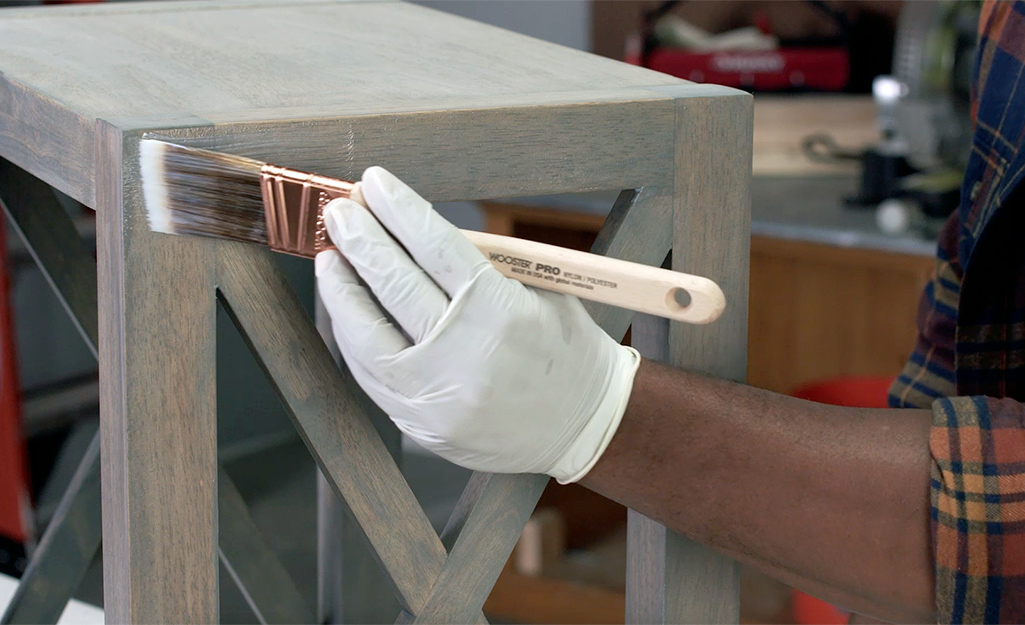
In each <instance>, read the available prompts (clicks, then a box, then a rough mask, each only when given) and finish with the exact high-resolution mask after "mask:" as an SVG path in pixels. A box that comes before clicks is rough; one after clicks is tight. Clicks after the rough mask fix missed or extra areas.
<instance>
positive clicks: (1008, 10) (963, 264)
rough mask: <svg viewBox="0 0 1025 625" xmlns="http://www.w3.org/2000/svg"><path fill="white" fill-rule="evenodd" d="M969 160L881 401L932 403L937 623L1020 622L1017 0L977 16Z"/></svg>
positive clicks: (1024, 239) (1024, 430) (1023, 249)
mask: <svg viewBox="0 0 1025 625" xmlns="http://www.w3.org/2000/svg"><path fill="white" fill-rule="evenodd" d="M979 36H980V39H979V52H978V56H977V58H976V62H975V75H974V80H973V85H972V114H973V121H974V131H973V139H972V151H971V156H970V158H969V162H968V166H967V168H966V171H965V178H964V182H963V185H962V188H961V205H960V207H959V208H958V210H957V211H956V212H955V214H954V215H952V216H951V219H950V220H949V221H948V222H947V224H946V227H945V228H944V229H943V232H942V233H941V235H940V240H939V246H938V248H939V250H938V254H937V263H936V274H935V277H934V278H933V280H932V282H931V283H930V284H929V285H928V286H927V287H926V289H925V292H924V294H923V296H922V300H921V304H920V307H919V319H918V322H919V329H920V333H919V337H918V341H917V344H916V346H915V351H914V353H913V354H912V356H911V358H910V360H909V362H908V364H907V366H906V367H905V369H904V371H903V373H902V374H901V375H900V377H899V378H898V379H897V381H896V383H895V384H894V386H893V388H892V389H891V390H890V403H891V405H892V406H895V407H923V408H928V407H930V406H931V408H932V411H933V428H932V432H931V435H930V440H929V447H930V451H931V455H932V458H933V467H932V480H931V484H932V488H931V491H932V493H931V496H932V534H933V536H932V540H933V549H934V557H935V562H936V601H937V614H938V618H939V620H940V621H941V622H948V623H983V622H985V623H996V622H1005V623H1025V403H1023V402H1025V185H1022V184H1020V183H1021V181H1022V178H1023V174H1025V150H1023V149H1022V146H1023V143H1025V80H1023V77H1022V73H1023V69H1025V2H994V1H992V0H987V2H986V3H985V4H984V5H983V10H982V16H981V19H980V22H979Z"/></svg>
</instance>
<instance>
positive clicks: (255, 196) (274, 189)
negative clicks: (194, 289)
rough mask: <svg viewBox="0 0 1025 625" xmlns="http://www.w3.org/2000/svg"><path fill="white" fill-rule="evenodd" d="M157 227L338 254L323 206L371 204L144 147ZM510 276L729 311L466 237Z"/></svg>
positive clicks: (557, 257)
mask: <svg viewBox="0 0 1025 625" xmlns="http://www.w3.org/2000/svg"><path fill="white" fill-rule="evenodd" d="M139 152H140V156H139V158H140V166H141V171H142V182H143V194H144V197H145V201H146V211H147V214H148V217H149V224H150V228H151V229H152V230H154V231H157V232H165V233H168V234H179V235H201V236H211V237H219V238H226V239H234V240H238V241H248V242H252V243H259V244H263V245H268V246H270V248H271V249H272V250H274V251H276V252H284V253H286V254H294V255H298V256H304V257H308V258H312V257H314V256H316V254H317V252H320V251H321V250H324V249H327V248H330V247H332V244H331V241H330V239H329V237H328V234H327V229H326V228H325V226H324V220H323V210H324V207H325V206H326V205H327V204H328V203H329V202H330V201H331V200H333V199H336V198H350V199H352V200H354V201H356V202H358V203H360V204H361V205H363V206H366V202H365V201H364V199H363V195H362V193H361V192H360V186H359V183H352V182H347V181H344V180H338V179H335V178H329V177H326V176H320V175H317V174H313V173H308V172H303V171H299V170H296V169H290V168H287V167H279V166H276V165H271V164H269V163H263V162H261V161H258V160H254V159H251V158H245V157H241V156H235V155H232V154H224V153H220V152H213V151H210V150H204V149H199V148H193V147H186V146H181V145H177V144H174V143H168V142H165V141H160V140H156V139H148V138H146V139H143V140H142V141H141V142H140V146H139ZM461 232H462V234H463V235H465V236H466V237H467V238H468V239H469V240H470V242H471V243H473V244H474V245H475V246H476V247H477V248H478V249H480V250H481V252H482V253H483V254H484V256H485V258H487V259H488V260H490V261H491V263H492V264H493V265H494V266H495V267H496V268H497V269H498V270H499V271H500V272H501V273H502V274H503V275H505V276H507V277H509V278H512V279H514V280H518V281H519V282H521V283H523V284H525V285H528V286H532V287H536V288H540V289H546V290H549V291H555V292H558V293H566V294H568V295H575V296H577V297H580V298H582V299H587V300H592V301H595V302H601V303H604V304H611V305H613V306H618V307H621V308H626V309H629V310H634V311H637V312H643V313H648V314H652V315H657V316H660V317H666V318H669V319H674V320H677V321H684V322H688V323H695V324H703V323H709V322H712V321H715V320H716V319H717V318H718V317H719V315H720V314H722V311H723V309H724V308H725V306H726V300H725V298H724V296H723V293H722V290H721V289H720V288H719V287H718V285H716V284H715V283H714V282H712V281H711V280H709V279H707V278H703V277H700V276H693V275H689V274H685V273H680V272H676V271H670V270H667V269H661V268H658V267H650V266H648V265H642V264H639V263H631V262H628V261H624V260H619V259H615V258H608V257H606V256H600V255H598V254H589V253H587V252H580V251H576V250H569V249H565V248H561V247H558V246H554V245H547V244H544V243H537V242H534V241H525V240H522V239H516V238H514V237H506V236H501V235H496V234H490V233H484V232H474V231H470V230H462V231H461Z"/></svg>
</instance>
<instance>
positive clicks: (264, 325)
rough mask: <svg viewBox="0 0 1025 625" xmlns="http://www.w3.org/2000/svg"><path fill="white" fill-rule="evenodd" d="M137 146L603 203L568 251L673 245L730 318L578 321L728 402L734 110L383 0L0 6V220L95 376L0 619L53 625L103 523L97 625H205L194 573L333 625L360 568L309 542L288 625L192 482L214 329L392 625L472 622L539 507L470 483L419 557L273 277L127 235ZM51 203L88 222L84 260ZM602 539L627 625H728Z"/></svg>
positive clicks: (227, 503)
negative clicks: (239, 362)
mask: <svg viewBox="0 0 1025 625" xmlns="http://www.w3.org/2000/svg"><path fill="white" fill-rule="evenodd" d="M146 135H149V136H155V137H159V138H165V139H168V140H173V141H176V142H180V143H185V144H189V145H195V146H200V147H205V148H211V149H215V150H220V151H225V152H231V153H235V154H239V155H243V156H249V157H253V158H258V159H260V160H263V161H269V162H274V163H277V164H281V165H286V166H290V167H295V168H299V169H304V170H309V171H316V172H318V173H321V174H325V175H329V176H335V177H338V178H344V179H350V180H351V179H357V178H358V177H359V176H360V174H361V172H362V171H363V170H364V169H365V168H366V167H368V166H370V165H382V166H384V167H386V168H388V169H389V170H391V171H392V172H394V173H395V174H397V175H398V176H399V177H400V178H402V179H404V180H405V181H407V182H408V183H409V184H410V185H411V186H412V187H413V188H415V189H416V190H417V191H419V192H420V193H421V194H422V195H424V196H425V197H427V198H428V199H430V200H432V201H450V200H483V199H494V198H504V197H512V196H525V195H534V196H536V195H544V194H565V193H579V192H590V191H610V190H611V191H614V192H615V196H616V199H615V201H614V204H613V206H612V207H611V210H610V217H609V219H608V220H607V221H606V225H605V226H604V227H603V228H602V231H601V233H600V234H599V236H598V239H597V241H596V243H595V244H594V247H593V251H595V252H596V253H601V254H607V255H610V256H616V257H620V258H625V259H629V260H633V261H638V262H642V263H647V264H652V265H661V264H662V263H663V262H664V261H665V260H666V258H667V254H668V253H669V251H670V250H672V251H673V253H672V256H671V259H672V260H671V265H672V267H673V268H675V269H679V270H683V271H687V272H690V273H696V274H701V275H705V276H707V277H709V278H711V279H713V280H715V281H716V282H717V283H718V284H719V285H720V286H721V287H722V288H723V290H724V292H725V295H726V300H727V310H726V313H725V314H724V315H723V317H722V318H721V319H719V320H718V321H717V322H716V323H714V324H712V325H708V326H700V327H696V326H683V325H679V324H675V323H674V324H672V325H670V324H669V323H667V322H662V321H658V320H653V319H648V318H640V317H635V316H634V315H632V314H631V313H629V312H627V311H624V310H619V309H613V308H609V307H602V306H596V305H588V310H589V312H590V313H591V314H592V316H593V317H594V318H595V320H596V321H597V322H598V323H599V324H600V325H601V326H602V327H603V328H604V329H605V330H606V331H607V332H608V333H609V334H610V335H612V336H613V337H617V338H618V337H622V336H623V334H624V333H625V332H626V330H627V328H628V327H630V326H631V323H632V324H633V344H634V345H635V346H637V347H639V348H640V349H641V350H642V352H643V353H644V354H645V355H646V356H648V357H652V358H657V359H660V360H664V361H666V362H669V363H671V364H673V365H676V366H680V367H686V368H688V369H690V370H694V371H700V372H704V373H707V374H711V375H715V376H720V377H725V378H731V379H734V380H741V379H743V377H744V371H745V353H746V318H747V284H748V241H749V236H748V235H749V223H750V216H749V210H750V204H749V181H750V171H751V169H750V167H751V98H750V97H749V96H748V95H747V94H745V93H742V92H738V91H734V90H730V89H726V88H720V87H715V86H707V85H695V84H691V83H688V82H685V81H681V80H677V79H674V78H671V77H668V76H665V75H661V74H657V73H654V72H650V71H647V70H644V69H640V68H636V67H630V66H627V65H624V64H621V63H618V62H614V61H611V60H607V59H602V58H599V57H596V56H592V55H589V54H585V53H582V52H578V51H573V50H568V49H564V48H561V47H558V46H555V45H550V44H546V43H544V42H540V41H537V40H534V39H530V38H528V37H523V36H519V35H516V34H513V33H509V32H505V31H502V30H500V29H497V28H493V27H489V26H485V25H482V24H478V23H475V22H472V21H469V20H464V19H460V18H456V17H452V16H449V15H446V14H444V13H441V12H437V11H434V10H430V9H426V8H423V7H418V6H414V5H406V4H402V3H398V2H389V1H384V2H359V1H356V2H334V1H329V0H303V1H301V2H289V1H285V0H215V1H211V2H172V3H157V2H154V3H140V4H127V3H126V4H121V3H117V4H111V5H102V6H79V7H56V8H53V7H46V8H35V9H9V10H4V11H2V12H0V158H2V159H3V160H2V161H0V199H2V202H3V205H4V208H5V210H6V212H7V214H8V216H9V217H10V218H11V220H12V222H13V223H14V225H15V227H16V228H17V229H18V231H19V232H20V233H21V234H22V235H23V237H24V238H25V239H26V242H27V245H28V246H29V248H30V249H31V251H32V254H33V256H34V257H35V258H36V260H37V262H38V263H39V264H40V265H41V267H42V268H43V270H44V271H45V272H46V274H47V276H48V278H49V280H50V282H51V284H52V286H53V287H54V289H55V291H56V292H57V294H58V296H59V297H60V298H61V300H62V302H63V303H64V304H65V306H66V308H67V309H68V311H69V313H71V315H72V316H73V317H74V318H75V320H76V323H77V324H78V327H79V328H80V330H81V333H82V335H83V337H84V338H85V339H86V340H87V342H88V343H89V344H90V345H91V346H92V348H93V350H94V352H95V353H96V354H97V356H98V359H99V366H100V398H101V399H100V402H101V418H100V421H101V425H100V431H99V434H98V439H97V440H96V441H94V444H93V445H92V446H91V447H90V449H89V452H88V453H87V454H86V457H85V459H84V460H83V464H82V465H81V467H80V470H79V473H78V474H77V475H76V479H75V480H73V482H72V485H71V488H70V489H69V491H68V493H67V494H66V495H65V499H64V501H63V502H62V504H61V507H60V509H59V510H58V512H57V516H56V520H55V521H54V522H53V523H52V524H51V527H50V528H49V529H48V530H47V533H46V534H45V535H44V536H43V538H42V541H41V542H40V546H39V548H38V549H37V551H36V553H35V555H34V557H33V560H32V562H31V563H30V565H29V570H28V571H27V572H26V575H25V578H24V579H23V580H22V583H21V587H20V588H19V592H18V594H17V596H16V598H15V601H14V602H13V603H12V606H11V609H10V610H9V611H8V613H7V615H6V616H5V620H8V621H17V622H22V621H31V622H46V621H50V620H55V618H56V617H54V616H52V615H53V614H54V611H55V610H56V613H57V614H59V609H57V607H60V606H62V605H63V602H64V601H66V600H67V598H68V596H69V595H70V593H71V592H72V591H73V590H74V586H75V585H76V584H77V580H78V579H81V577H80V573H81V571H84V566H85V564H87V563H88V561H89V560H90V559H91V558H92V555H93V554H94V553H95V550H96V548H97V546H98V544H99V541H100V532H101V527H102V544H103V559H104V593H105V597H104V610H105V613H106V619H107V620H108V621H109V622H173V623H189V622H191V623H212V622H216V621H217V620H218V608H217V606H218V583H219V580H218V561H220V562H221V563H222V564H223V565H224V566H225V570H227V571H228V572H229V574H230V576H231V578H232V581H233V582H234V583H237V584H239V586H240V587H241V588H242V589H243V594H245V595H246V597H247V599H249V601H250V604H251V605H252V607H253V609H254V612H255V613H256V614H257V615H258V618H259V619H260V620H262V621H264V622H297V621H309V620H314V619H316V620H318V621H319V622H327V621H343V620H347V619H348V618H351V617H347V616H346V614H345V613H344V609H347V608H343V606H342V605H340V604H339V601H340V599H339V597H342V596H346V593H349V595H348V596H349V597H350V598H351V597H352V593H351V590H347V588H349V589H351V588H354V587H356V585H358V583H361V582H362V581H363V580H365V579H366V578H365V577H361V578H360V579H358V580H352V579H346V576H345V575H344V574H343V573H344V571H345V570H346V566H348V565H345V564H344V563H343V565H342V566H341V568H339V567H338V566H337V563H336V562H334V561H333V560H332V558H335V557H337V555H338V553H341V554H342V556H341V557H342V558H343V559H346V558H356V559H358V558H359V556H354V555H352V554H353V553H354V552H352V551H349V550H348V547H346V546H345V545H334V546H330V545H328V546H325V548H324V549H323V561H322V562H321V563H320V564H321V566H320V569H321V571H322V576H321V588H320V590H321V592H320V597H321V605H319V606H317V609H316V615H315V616H314V615H313V612H314V610H313V609H312V608H310V607H309V606H304V605H302V602H301V600H300V599H298V597H297V593H296V592H295V588H294V586H293V585H292V584H291V580H289V579H288V576H287V573H285V572H284V570H283V568H282V567H281V565H280V563H277V562H276V561H275V559H274V557H273V555H272V554H270V553H269V552H268V550H267V549H266V546H265V545H263V544H262V543H261V537H260V535H259V532H258V531H257V530H256V528H255V526H254V525H253V523H252V521H251V519H250V518H249V516H248V514H247V510H246V506H245V502H244V501H243V500H242V498H241V497H240V496H239V494H238V492H237V491H236V490H235V489H234V487H233V485H232V484H231V482H230V480H229V479H228V477H227V475H226V474H225V473H224V472H223V471H219V469H218V462H217V445H216V419H217V410H216V404H217V385H216V379H215V377H216V376H215V368H214V367H215V349H214V346H215V338H216V337H215V332H214V323H215V314H216V310H217V307H218V306H222V307H224V309H225V310H227V312H228V313H229V315H230V316H231V318H232V319H233V321H234V323H235V324H236V326H237V327H238V328H239V330H240V332H241V333H242V335H243V336H244V337H245V339H246V341H247V342H248V344H249V346H250V348H251V350H252V351H253V353H254V355H255V356H256V358H257V360H258V361H259V362H260V364H261V366H262V368H263V369H264V370H265V372H266V374H267V377H268V383H269V384H271V385H273V386H274V388H275V389H276V391H277V393H278V395H279V396H280V397H281V399H282V401H283V403H284V404H285V406H286V408H287V411H288V413H289V415H290V417H291V418H292V420H293V423H294V425H295V427H296V428H297V430H298V431H299V433H300V435H301V437H302V438H303V440H304V441H305V443H306V445H307V447H308V448H309V451H310V453H311V454H312V455H313V456H314V458H315V459H316V461H317V463H318V465H319V468H320V471H321V474H322V476H323V484H324V485H325V488H324V490H323V493H324V501H323V505H324V511H325V513H324V515H323V518H324V524H323V525H322V527H321V528H320V530H321V533H320V536H321V538H322V539H323V540H324V541H325V542H327V543H330V542H331V541H334V540H337V539H338V537H339V535H340V534H339V532H340V530H339V527H338V525H337V521H338V519H339V518H344V517H346V515H348V518H350V519H351V521H352V522H354V523H357V524H358V528H357V530H358V531H357V532H356V533H357V534H360V535H361V536H362V535H364V534H365V536H366V539H367V540H368V542H369V545H370V546H371V551H372V554H371V556H372V559H373V562H376V563H378V564H379V568H378V567H372V568H375V569H377V570H379V571H381V572H382V573H383V576H384V578H385V580H386V582H387V585H388V587H389V588H391V589H393V590H394V594H395V597H396V600H397V605H398V607H399V608H400V609H401V611H402V617H401V618H403V619H404V620H415V621H417V622H471V621H480V620H481V619H482V615H481V606H482V605H483V603H484V600H485V598H486V597H487V595H488V592H489V591H490V589H491V586H492V584H493V583H494V581H495V579H496V578H497V577H498V574H499V572H500V571H501V569H502V567H503V565H504V564H505V562H506V560H507V558H508V555H509V553H510V551H511V550H512V548H513V546H514V544H515V542H516V540H517V538H518V537H519V535H520V532H521V530H522V528H523V526H524V524H525V523H526V522H527V520H528V518H529V516H530V513H531V511H532V509H533V507H534V504H535V502H536V501H537V498H538V497H539V496H540V494H541V491H542V489H543V488H544V486H545V484H546V483H547V482H548V478H547V477H545V476H536V475H491V474H476V475H475V476H474V477H473V478H472V479H471V480H470V483H469V485H468V486H467V489H466V491H465V492H464V494H463V496H462V498H461V499H460V501H459V504H458V505H457V506H456V509H455V511H454V512H453V514H452V517H451V519H450V520H449V523H448V525H447V526H446V528H445V530H444V531H443V532H442V533H441V535H440V536H439V535H438V534H437V533H435V532H434V530H433V529H432V528H431V526H430V524H429V522H428V520H427V518H426V516H425V515H424V513H423V510H422V509H421V508H420V507H419V505H418V504H417V502H416V500H415V498H414V497H413V495H412V493H411V491H410V490H409V487H408V485H407V484H406V482H405V481H404V479H403V476H402V474H401V472H400V470H399V468H398V466H397V464H396V462H395V459H394V455H395V453H396V451H397V450H396V449H395V445H394V441H395V440H396V436H395V434H394V431H393V430H389V425H388V422H387V419H386V418H385V417H384V416H383V415H381V414H380V413H379V412H378V410H377V409H376V407H374V406H373V405H372V404H371V403H370V402H369V401H368V400H367V398H366V397H365V396H364V395H363V394H362V392H361V391H360V390H359V389H358V387H357V386H356V385H355V384H354V382H353V380H352V379H351V377H350V376H349V375H348V373H347V372H346V371H345V368H344V364H340V363H337V362H336V360H335V358H334V357H333V356H332V353H331V345H330V340H327V341H325V340H324V338H325V337H322V336H321V334H319V333H318V331H317V329H316V327H315V325H314V323H313V321H312V320H311V319H310V318H309V316H308V315H307V314H306V313H305V311H304V310H303V308H302V306H301V305H300V302H299V301H298V300H297V299H296V297H295V295H294V294H293V293H292V292H291V291H290V289H289V288H288V285H287V284H286V281H285V280H284V278H283V276H282V275H281V274H280V272H279V271H278V270H277V269H276V267H275V266H274V264H273V262H272V259H271V254H270V252H269V251H268V250H266V249H264V248H263V247H261V246H257V245H252V244H244V243H238V242H231V241H220V240H213V239H206V238H198V237H192V238H188V237H173V236H168V235H162V234H156V233H153V232H151V231H150V230H149V228H148V227H147V221H146V216H145V211H144V206H143V200H142V192H141V188H140V178H139V164H138V145H139V140H140V139H141V138H142V137H143V136H146ZM51 186H52V187H53V188H56V189H58V190H60V191H62V192H64V193H66V194H68V195H69V196H71V197H73V198H74V199H76V200H78V201H80V202H82V203H84V204H86V205H87V206H89V207H92V208H94V209H95V210H96V213H97V230H96V249H97V258H96V260H95V261H94V260H93V258H92V256H91V255H90V254H89V253H88V250H87V248H85V246H84V245H83V243H82V241H81V240H80V239H79V238H78V236H77V234H76V233H75V231H74V228H73V225H72V224H71V222H70V221H69V219H68V218H67V214H66V213H64V212H63V211H62V210H60V207H59V206H57V204H56V202H55V201H54V198H53V191H52V189H51ZM327 338H329V337H327ZM379 430H380V432H381V434H379ZM97 467H100V469H98V468H97ZM100 499H101V500H102V517H100V514H99V509H98V508H97V506H96V502H97V501H98V500H100ZM343 501H344V504H345V508H344V510H345V513H344V514H342V513H340V512H338V511H339V509H340V508H339V506H341V505H342V504H341V502H343ZM101 518H102V524H101V523H100V519H101ZM348 531H349V532H350V533H351V528H350V530H348ZM629 533H630V538H629V544H630V555H629V561H630V567H629V572H628V580H627V589H628V590H627V594H628V598H627V607H626V610H627V620H628V621H630V622H704V623H711V622H736V620H737V583H738V579H737V577H738V575H737V566H736V564H735V563H734V562H732V561H730V560H729V559H727V558H724V557H722V556H720V555H718V554H716V553H714V552H712V551H710V550H708V549H706V548H704V547H701V546H699V545H697V544H695V543H692V542H690V541H688V540H686V539H685V538H683V537H681V536H679V535H676V534H674V533H672V532H670V531H668V530H666V528H665V527H663V526H661V525H660V524H658V523H656V522H654V521H652V520H649V519H646V518H644V517H642V516H641V515H639V514H634V513H631V515H630V527H629ZM347 535H348V534H347ZM360 540H362V538H360ZM83 562H84V563H85V564H83ZM364 563H365V562H364ZM357 564H358V563H357ZM353 570H355V569H353ZM76 576H77V577H76ZM227 582H228V580H223V579H222V580H220V583H227ZM346 585H348V586H346ZM361 599H362V600H363V601H378V600H379V597H378V596H375V595H374V594H373V593H366V592H364V593H363V596H362V597H361ZM381 601H382V605H384V604H385V603H384V602H383V600H381ZM55 606H57V607H55ZM396 616H399V615H398V614H395V613H392V614H391V615H389V616H388V617H387V618H388V619H389V620H394V618H395V617H396Z"/></svg>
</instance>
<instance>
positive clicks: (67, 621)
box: [0, 575, 103, 625]
mask: <svg viewBox="0 0 1025 625" xmlns="http://www.w3.org/2000/svg"><path fill="white" fill-rule="evenodd" d="M17 587H18V580H16V579H14V578H13V577H8V576H6V575H0V613H3V612H4V610H6V609H7V604H8V603H10V601H11V597H13V596H14V591H15V589H16V588H17ZM57 624H58V625H103V610H101V609H100V608H97V607H96V606H94V605H90V604H88V603H82V602H81V601H75V600H74V599H72V600H71V602H69V603H68V606H67V607H66V608H64V612H63V613H62V614H61V617H60V620H58V621H57Z"/></svg>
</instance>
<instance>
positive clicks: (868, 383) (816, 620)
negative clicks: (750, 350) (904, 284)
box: [791, 376, 893, 625]
mask: <svg viewBox="0 0 1025 625" xmlns="http://www.w3.org/2000/svg"><path fill="white" fill-rule="evenodd" d="M891 384H893V377H892V376H888V377H851V378H833V379H830V380H820V381H816V382H810V383H808V384H803V385H801V386H799V387H797V388H796V389H795V390H794V391H793V392H792V393H791V395H793V396H794V397H798V398H800V399H807V400H808V401H814V402H818V403H820V404H832V405H834V406H850V407H852V408H886V407H887V405H888V404H887V401H886V397H887V394H888V392H889V390H890V385H891ZM791 606H792V610H793V613H794V621H796V622H797V623H801V624H807V625H846V623H847V622H848V621H849V620H850V614H848V613H847V612H845V611H844V610H841V609H839V608H837V607H836V606H833V605H831V604H829V603H826V602H825V601H822V600H821V599H816V598H815V597H812V596H811V595H806V594H805V593H803V592H801V591H799V590H795V591H793V594H792V595H791Z"/></svg>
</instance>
